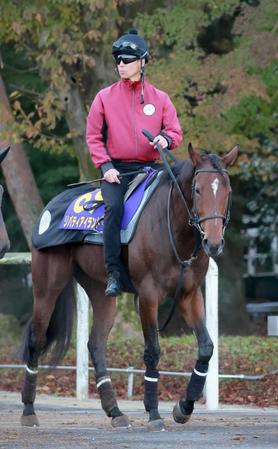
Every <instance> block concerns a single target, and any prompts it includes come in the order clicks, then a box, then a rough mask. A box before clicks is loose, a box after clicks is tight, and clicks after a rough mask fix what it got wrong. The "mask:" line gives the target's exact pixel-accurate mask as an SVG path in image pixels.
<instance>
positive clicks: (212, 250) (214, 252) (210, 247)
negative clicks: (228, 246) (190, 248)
mask: <svg viewBox="0 0 278 449" xmlns="http://www.w3.org/2000/svg"><path fill="white" fill-rule="evenodd" d="M202 245H203V249H204V251H205V253H206V255H207V256H208V257H212V258H213V259H216V258H217V257H219V256H221V254H222V253H223V249H224V239H221V241H220V243H218V244H215V243H210V242H209V240H208V239H203V241H202Z"/></svg>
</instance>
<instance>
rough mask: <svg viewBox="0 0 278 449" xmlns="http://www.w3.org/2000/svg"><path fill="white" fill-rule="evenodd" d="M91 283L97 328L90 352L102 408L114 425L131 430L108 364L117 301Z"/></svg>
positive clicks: (92, 338)
mask: <svg viewBox="0 0 278 449" xmlns="http://www.w3.org/2000/svg"><path fill="white" fill-rule="evenodd" d="M86 284H87V285H86ZM91 284H92V285H91V286H89V284H88V282H87V283H86V282H85V283H82V285H83V287H84V289H85V290H86V292H87V294H88V296H89V298H90V299H91V302H92V306H93V326H92V331H91V334H90V339H89V342H88V349H89V352H90V355H91V358H92V361H93V364H94V367H95V376H96V386H97V389H98V392H99V395H100V400H101V405H102V408H103V410H104V411H105V413H106V415H107V416H108V417H109V418H112V420H111V424H112V426H113V427H124V428H127V427H130V422H129V420H128V417H127V416H126V415H124V414H123V413H122V412H121V411H120V409H119V407H118V403H117V400H116V396H115V392H114V389H113V386H112V383H111V378H110V376H109V374H108V371H107V365H106V349H107V340H108V336H109V333H110V331H111V329H112V327H113V324H114V321H115V316H116V308H117V306H116V298H107V297H105V295H104V289H105V286H104V284H97V283H91Z"/></svg>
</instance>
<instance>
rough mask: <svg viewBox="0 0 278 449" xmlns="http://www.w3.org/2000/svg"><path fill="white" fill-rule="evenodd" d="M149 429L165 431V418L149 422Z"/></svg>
mask: <svg viewBox="0 0 278 449" xmlns="http://www.w3.org/2000/svg"><path fill="white" fill-rule="evenodd" d="M148 430H150V431H151V432H163V431H164V430H166V427H165V425H164V421H163V419H154V420H153V421H149V422H148Z"/></svg>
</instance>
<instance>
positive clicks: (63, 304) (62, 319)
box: [19, 281, 75, 366]
mask: <svg viewBox="0 0 278 449" xmlns="http://www.w3.org/2000/svg"><path fill="white" fill-rule="evenodd" d="M74 304H75V295H74V288H73V282H72V281H70V282H69V283H68V284H67V285H66V287H65V288H64V290H63V291H62V292H61V294H60V295H59V297H58V300H57V302H56V305H55V308H54V311H53V313H52V316H51V319H50V322H49V325H48V328H47V332H46V340H45V343H44V345H43V347H42V348H40V351H41V352H40V355H46V354H48V357H47V363H48V364H49V365H51V366H56V365H58V363H59V362H60V361H61V360H62V359H63V357H64V356H65V354H66V352H67V350H68V348H69V345H70V342H71V334H72V327H73V318H74V310H75V307H74ZM33 339H34V335H33V332H32V319H30V321H29V322H28V323H27V325H26V328H25V330H24V333H23V337H22V343H21V348H20V350H19V356H20V357H21V358H22V360H23V361H24V362H25V363H27V364H28V363H30V362H31V361H32V360H31V353H30V348H31V347H32V346H34V343H35V342H34V341H33Z"/></svg>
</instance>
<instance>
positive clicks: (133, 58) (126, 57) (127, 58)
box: [115, 55, 139, 65]
mask: <svg viewBox="0 0 278 449" xmlns="http://www.w3.org/2000/svg"><path fill="white" fill-rule="evenodd" d="M138 59H139V58H137V57H136V56H132V55H119V56H115V61H116V64H117V65H119V64H120V63H121V61H123V63H124V64H131V63H132V62H134V61H138Z"/></svg>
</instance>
